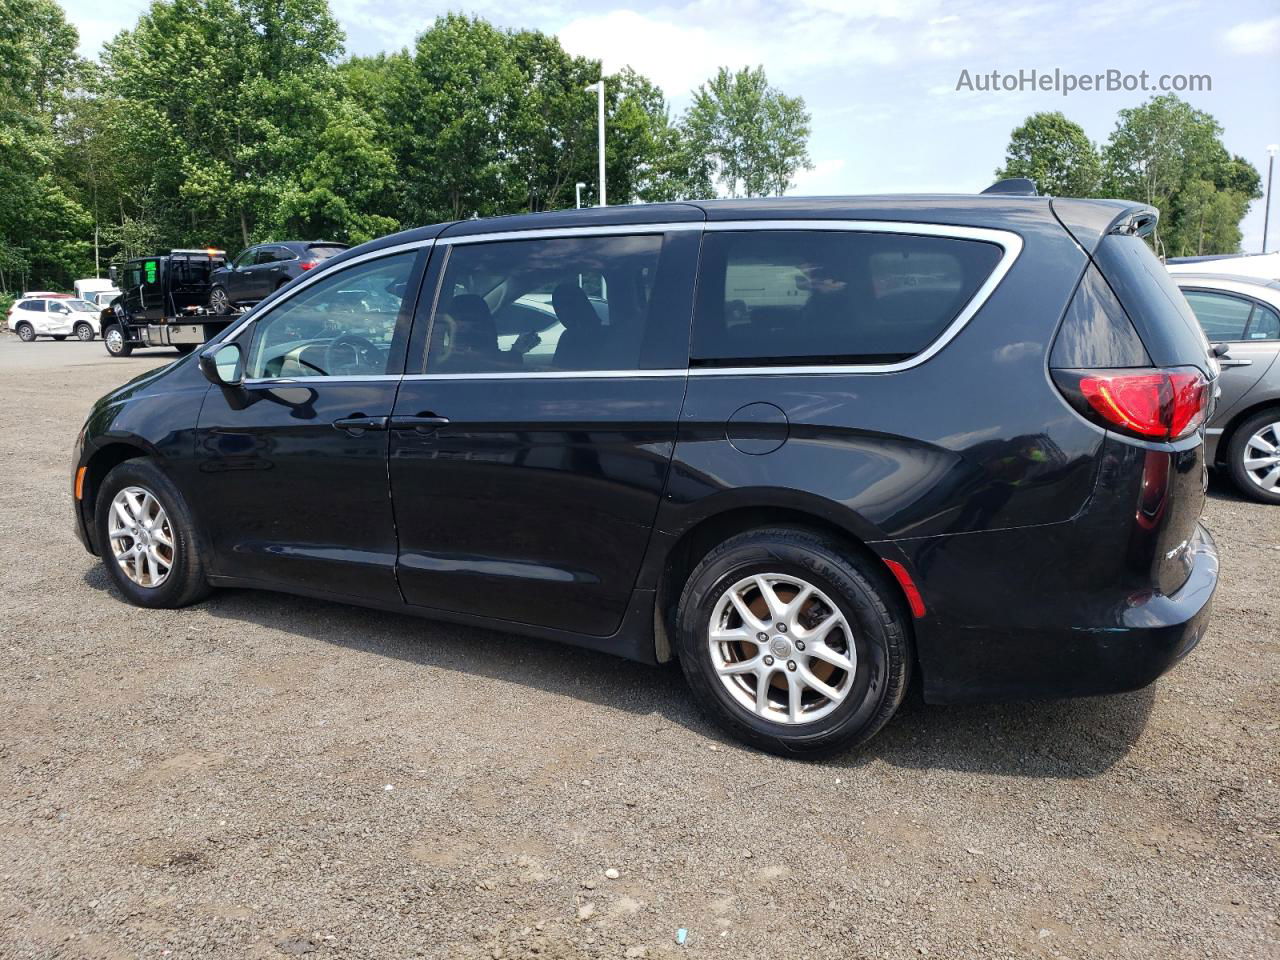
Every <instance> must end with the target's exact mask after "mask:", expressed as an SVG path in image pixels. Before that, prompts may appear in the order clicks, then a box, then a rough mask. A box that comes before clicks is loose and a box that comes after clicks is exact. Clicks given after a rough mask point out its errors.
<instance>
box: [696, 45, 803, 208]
mask: <svg viewBox="0 0 1280 960" xmlns="http://www.w3.org/2000/svg"><path fill="white" fill-rule="evenodd" d="M809 123H810V117H809V113H808V111H807V110H806V109H805V105H804V100H803V99H802V98H800V97H788V96H786V95H785V94H783V93H782V92H781V91H780V90H778V89H776V88H775V87H771V86H770V85H769V80H768V77H767V76H766V75H765V72H764V68H763V67H756V68H755V69H750V68H745V67H744V68H743V69H742V70H739V71H738V72H737V73H733V72H731V71H730V70H729V69H728V68H727V67H721V68H720V70H719V72H718V73H717V74H716V75H715V76H714V77H713V78H712V79H710V80H709V81H707V82H706V83H704V84H703V85H702V86H700V87H699V88H698V89H697V90H696V91H694V97H693V104H692V105H691V106H690V107H689V110H688V111H687V112H686V113H685V116H684V118H683V120H682V124H681V126H682V129H683V132H684V135H685V137H686V138H687V140H688V142H689V148H690V150H689V152H690V154H691V155H692V157H698V156H700V157H703V158H705V160H706V163H705V166H704V167H703V171H702V172H703V173H705V174H709V175H710V177H709V178H710V179H711V180H713V182H715V183H717V184H719V185H720V186H721V187H723V189H724V190H725V191H726V192H727V193H728V194H729V195H730V196H735V197H736V196H744V195H745V196H748V197H760V196H767V195H768V194H782V193H783V192H785V191H786V189H787V188H788V187H790V186H791V184H792V182H793V180H794V178H795V174H796V173H797V172H798V171H800V170H802V169H809V167H810V166H811V163H810V160H809V153H808V139H809Z"/></svg>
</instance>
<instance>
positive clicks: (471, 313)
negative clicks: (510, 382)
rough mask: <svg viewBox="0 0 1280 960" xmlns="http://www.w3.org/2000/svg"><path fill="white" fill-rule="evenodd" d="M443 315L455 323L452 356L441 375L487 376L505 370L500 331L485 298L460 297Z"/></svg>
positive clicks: (442, 368) (451, 303) (452, 331)
mask: <svg viewBox="0 0 1280 960" xmlns="http://www.w3.org/2000/svg"><path fill="white" fill-rule="evenodd" d="M443 312H444V313H445V314H447V315H448V316H449V317H450V318H452V320H453V325H452V329H451V330H450V332H451V333H452V334H453V340H452V343H451V345H450V346H451V349H450V350H449V355H448V356H447V357H445V359H444V361H443V362H442V363H441V364H440V368H439V370H440V372H441V373H487V372H490V371H493V370H498V369H501V368H502V365H503V364H502V352H501V351H500V350H499V349H498V328H497V326H496V325H495V324H494V322H493V314H491V313H490V312H489V305H488V304H487V303H485V302H484V299H483V298H481V297H478V296H476V295H475V294H474V293H462V294H459V295H458V296H456V297H454V298H453V300H452V301H450V303H449V308H448V309H447V310H445V311H443ZM440 333H443V330H442V331H440Z"/></svg>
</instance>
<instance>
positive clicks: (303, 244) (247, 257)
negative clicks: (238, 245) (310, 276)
mask: <svg viewBox="0 0 1280 960" xmlns="http://www.w3.org/2000/svg"><path fill="white" fill-rule="evenodd" d="M346 249H347V245H346V244H345V243H330V242H328V241H323V240H322V241H316V242H311V241H307V240H282V241H279V242H277V243H260V244H258V245H257V246H256V247H249V248H248V249H247V250H242V251H241V252H240V253H239V254H238V255H237V256H236V258H235V259H234V260H232V261H231V262H230V263H229V264H227V265H226V266H225V267H223V268H222V269H221V270H218V271H217V272H215V273H214V275H213V277H212V278H211V282H212V283H213V289H212V290H211V291H210V294H209V306H210V307H211V308H212V309H213V311H214V312H215V313H220V314H228V313H231V312H232V311H233V310H234V309H235V308H236V307H243V306H248V305H249V304H254V303H258V302H259V301H261V300H265V299H266V298H267V297H269V296H271V294H273V293H275V291H277V290H279V289H280V288H281V287H283V286H284V285H285V284H286V283H288V282H289V281H290V280H292V279H293V278H294V277H300V276H302V275H303V274H304V273H306V272H307V271H308V270H314V269H315V268H316V267H318V266H319V265H320V264H322V263H324V262H325V261H326V260H328V259H329V258H330V257H333V256H336V255H337V254H339V253H341V252H342V251H343V250H346Z"/></svg>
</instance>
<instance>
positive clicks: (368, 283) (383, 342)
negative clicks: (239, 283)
mask: <svg viewBox="0 0 1280 960" xmlns="http://www.w3.org/2000/svg"><path fill="white" fill-rule="evenodd" d="M416 256H417V254H416V253H414V252H409V253H401V254H396V255H394V256H389V257H385V258H383V259H380V260H372V261H369V262H367V263H361V264H357V265H356V266H353V267H348V268H346V269H344V270H338V271H335V272H334V273H332V274H331V275H329V276H327V277H324V278H323V279H320V280H317V281H316V282H315V283H314V284H312V285H311V286H310V287H307V288H305V289H304V290H301V291H300V292H298V293H297V294H295V295H294V296H292V297H290V298H289V299H288V300H286V301H285V302H284V303H282V304H280V306H278V307H276V308H275V309H273V310H271V311H270V312H269V313H267V314H266V316H264V317H263V318H262V319H261V320H260V321H258V323H257V324H256V325H255V330H254V334H253V346H252V347H251V349H250V351H249V363H248V364H247V365H246V370H247V376H248V377H249V378H251V379H261V378H266V377H334V376H338V377H342V376H368V375H377V374H385V373H387V372H388V371H389V368H390V364H391V358H392V356H393V350H392V339H393V337H394V336H395V333H396V328H397V324H398V322H399V320H400V313H401V307H402V305H403V303H404V298H405V294H406V292H407V290H408V286H409V278H410V274H411V273H412V271H413V263H414V259H415V257H416Z"/></svg>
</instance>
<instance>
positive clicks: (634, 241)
mask: <svg viewBox="0 0 1280 960" xmlns="http://www.w3.org/2000/svg"><path fill="white" fill-rule="evenodd" d="M662 247H663V238H662V235H660V234H647V235H641V236H603V237H564V238H556V239H537V240H515V241H501V242H494V243H469V244H457V245H454V246H453V247H451V248H450V250H449V260H448V263H447V265H446V267H445V274H444V277H443V279H442V281H441V285H440V293H439V302H438V303H437V305H436V310H435V315H434V317H433V319H432V326H431V340H430V344H429V347H428V352H427V363H426V369H427V372H428V373H499V372H522V371H530V372H538V371H546V372H554V371H571V370H633V369H640V368H642V367H646V366H651V365H653V364H651V363H650V362H648V360H647V358H648V356H649V355H650V353H651V351H649V350H648V349H647V347H648V345H649V344H651V343H652V342H653V341H654V340H655V338H657V337H658V336H659V335H660V331H661V330H665V325H666V323H667V322H668V321H669V320H673V319H674V318H669V317H666V316H663V313H664V311H663V310H662V309H661V308H660V307H658V306H657V305H656V304H655V301H654V284H655V278H656V276H657V272H658V261H659V257H660V255H661V252H662ZM651 307H652V308H653V309H651ZM683 322H684V324H685V325H686V326H685V331H686V334H687V330H688V327H687V324H688V314H687V312H686V314H685V317H684V318H683Z"/></svg>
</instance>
